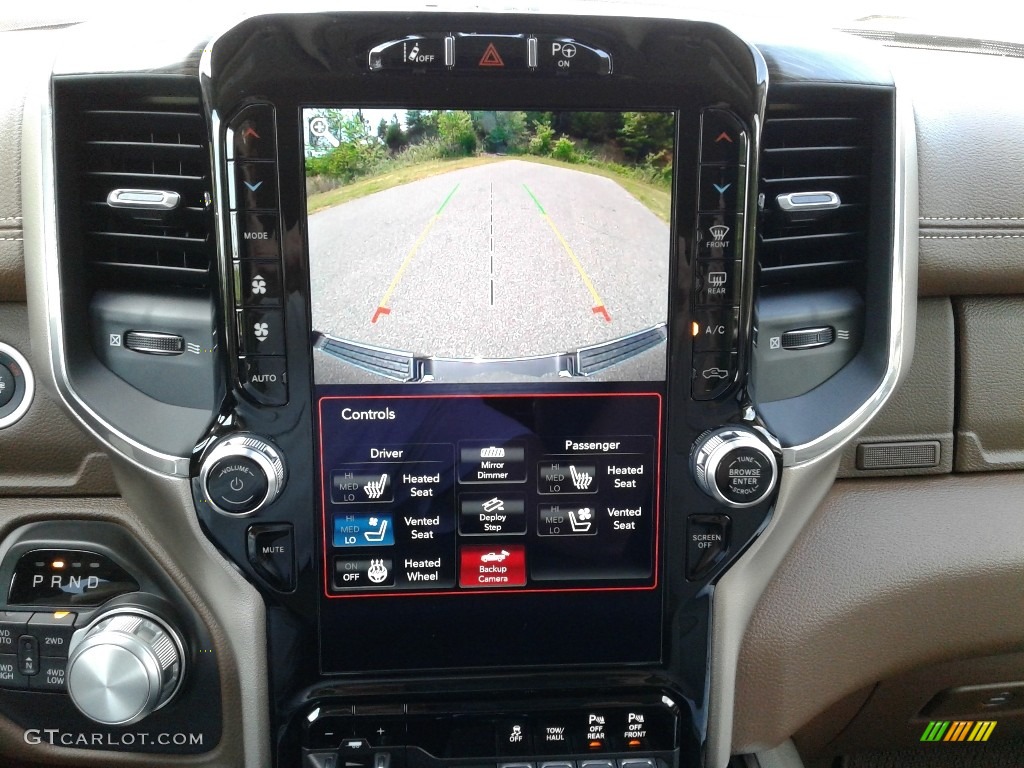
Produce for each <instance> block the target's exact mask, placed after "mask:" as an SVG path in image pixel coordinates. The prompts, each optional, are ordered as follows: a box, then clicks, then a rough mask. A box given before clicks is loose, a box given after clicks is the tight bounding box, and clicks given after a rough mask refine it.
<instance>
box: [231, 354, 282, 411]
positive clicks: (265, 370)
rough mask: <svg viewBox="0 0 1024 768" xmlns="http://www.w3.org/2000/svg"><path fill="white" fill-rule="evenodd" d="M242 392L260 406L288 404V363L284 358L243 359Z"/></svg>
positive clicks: (241, 366) (241, 364)
mask: <svg viewBox="0 0 1024 768" xmlns="http://www.w3.org/2000/svg"><path fill="white" fill-rule="evenodd" d="M239 367H240V368H241V370H242V391H244V392H245V394H246V395H248V396H249V398H251V399H252V400H253V401H255V402H257V403H260V404H261V405H286V404H287V403H288V363H287V360H286V359H285V358H284V357H280V356H278V357H244V358H241V359H240V360H239Z"/></svg>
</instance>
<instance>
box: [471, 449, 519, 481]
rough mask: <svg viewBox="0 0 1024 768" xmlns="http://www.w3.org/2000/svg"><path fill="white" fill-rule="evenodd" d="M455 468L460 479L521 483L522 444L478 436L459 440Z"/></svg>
mask: <svg viewBox="0 0 1024 768" xmlns="http://www.w3.org/2000/svg"><path fill="white" fill-rule="evenodd" d="M459 470H460V472H459V479H460V482H462V483H524V482H526V445H525V443H521V442H510V443H502V442H493V443H492V442H485V441H479V440H475V441H463V442H460V443H459Z"/></svg>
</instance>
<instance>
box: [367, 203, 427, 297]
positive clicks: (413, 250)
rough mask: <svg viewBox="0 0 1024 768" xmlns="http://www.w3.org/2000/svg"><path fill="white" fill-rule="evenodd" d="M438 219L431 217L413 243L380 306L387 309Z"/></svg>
mask: <svg viewBox="0 0 1024 768" xmlns="http://www.w3.org/2000/svg"><path fill="white" fill-rule="evenodd" d="M437 219H438V216H437V214H436V213H435V214H434V215H433V216H431V217H430V221H428V222H427V226H426V227H424V228H423V231H422V232H420V236H419V237H417V238H416V242H415V243H413V244H412V248H410V249H409V253H408V254H407V255H406V257H405V261H403V262H402V266H400V267H399V268H398V271H397V272H396V273H395V276H394V277H393V278H392V279H391V285H389V286H388V289H387V290H386V291H385V292H384V298H383V299H381V300H380V304H379V305H378V306H381V307H387V305H388V302H389V301H391V294H393V293H394V292H395V289H396V288H397V287H398V284H399V283H400V282H402V275H403V274H405V269H406V267H408V266H409V262H410V261H412V258H413V256H415V255H416V251H418V250H419V249H420V246H421V245H423V241H424V240H426V239H427V235H428V234H430V230H431V229H433V227H434V222H436V221H437Z"/></svg>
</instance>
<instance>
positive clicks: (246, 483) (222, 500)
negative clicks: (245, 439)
mask: <svg viewBox="0 0 1024 768" xmlns="http://www.w3.org/2000/svg"><path fill="white" fill-rule="evenodd" d="M269 487H270V485H269V482H268V481H267V476H266V474H265V473H264V471H263V468H262V467H261V466H260V465H259V464H257V463H256V461H254V460H253V459H250V458H247V457H245V456H231V457H229V458H224V459H221V460H220V461H218V462H217V463H216V464H215V465H214V466H213V468H212V469H211V470H210V473H209V475H208V477H207V480H206V492H207V493H208V494H209V495H210V500H211V501H212V502H213V503H214V504H216V505H217V506H218V507H219V508H220V509H223V510H224V511H226V512H235V513H238V514H244V513H246V512H251V511H252V510H254V509H256V507H258V506H259V505H260V504H261V503H262V502H263V499H264V498H266V496H267V490H268V489H269Z"/></svg>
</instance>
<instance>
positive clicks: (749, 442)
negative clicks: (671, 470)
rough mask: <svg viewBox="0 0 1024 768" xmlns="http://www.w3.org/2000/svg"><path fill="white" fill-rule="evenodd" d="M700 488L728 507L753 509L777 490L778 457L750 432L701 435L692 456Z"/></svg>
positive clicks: (735, 429)
mask: <svg viewBox="0 0 1024 768" xmlns="http://www.w3.org/2000/svg"><path fill="white" fill-rule="evenodd" d="M690 468H691V469H692V470H693V477H694V479H695V480H696V481H697V485H698V486H699V487H700V489H701V490H702V491H704V493H706V494H708V496H710V497H711V498H713V499H714V500H715V501H717V502H719V503H720V504H724V505H726V506H728V507H733V508H736V509H741V508H743V507H752V506H754V505H755V504H758V503H760V502H761V501H763V500H764V498H765V497H766V496H768V494H770V493H771V492H772V490H774V488H775V481H776V476H777V465H776V461H775V454H774V453H772V451H771V449H770V448H769V447H768V446H767V445H766V444H765V443H764V441H763V440H762V439H761V438H760V437H758V436H757V434H756V433H755V432H753V431H751V430H749V429H744V428H742V427H721V428H719V429H715V430H712V431H711V432H708V433H706V434H704V435H702V436H701V437H700V438H699V439H698V440H697V443H696V445H694V448H693V452H692V453H691V454H690Z"/></svg>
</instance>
